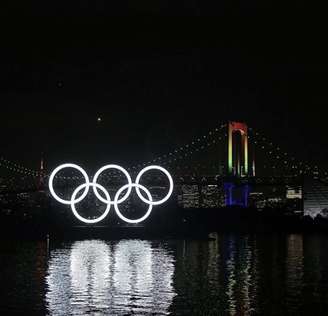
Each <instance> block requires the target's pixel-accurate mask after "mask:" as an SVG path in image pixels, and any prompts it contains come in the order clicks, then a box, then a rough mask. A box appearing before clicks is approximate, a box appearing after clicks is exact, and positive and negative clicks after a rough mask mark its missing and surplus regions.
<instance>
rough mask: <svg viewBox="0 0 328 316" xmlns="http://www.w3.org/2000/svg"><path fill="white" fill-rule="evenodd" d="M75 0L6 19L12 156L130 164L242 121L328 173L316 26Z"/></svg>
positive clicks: (323, 75) (213, 11)
mask: <svg viewBox="0 0 328 316" xmlns="http://www.w3.org/2000/svg"><path fill="white" fill-rule="evenodd" d="M66 2H67V1H66ZM66 2H65V4H64V2H60V1H59V2H58V3H57V4H56V8H53V7H47V6H46V5H45V4H44V5H42V3H41V2H35V4H34V5H32V6H31V7H30V6H29V5H27V4H26V3H25V2H19V1H16V2H13V3H12V4H11V7H8V8H7V11H4V12H5V13H2V14H4V15H6V19H4V21H5V22H4V25H3V27H2V31H1V32H2V34H3V35H2V39H1V43H0V46H1V51H2V58H1V62H0V81H1V85H0V102H1V116H0V129H1V134H0V135H1V137H0V155H2V156H4V157H6V158H8V159H11V160H14V161H17V162H18V163H20V164H23V165H26V166H28V167H30V168H34V169H35V168H37V166H38V160H39V157H40V153H41V152H44V155H45V158H46V161H47V164H48V166H49V168H52V167H53V166H55V165H57V164H58V163H60V162H64V161H67V160H70V161H72V162H83V163H84V164H88V163H92V164H98V165H99V164H102V163H104V162H108V163H111V162H113V163H114V162H118V163H121V164H122V165H130V164H133V163H135V162H141V161H143V160H144V159H148V158H149V157H152V156H153V155H156V154H162V153H167V152H169V151H170V150H172V149H173V148H174V147H175V146H176V145H179V144H184V143H186V142H188V141H190V140H191V139H192V138H194V137H197V136H199V135H202V134H204V133H205V132H207V131H208V130H209V129H211V128H213V127H216V126H217V125H218V124H219V123H221V122H225V121H227V120H229V119H230V120H242V121H245V122H247V123H248V124H249V126H252V127H253V128H255V129H257V130H260V131H262V132H263V134H265V135H267V136H268V137H269V138H272V139H273V140H274V142H275V143H277V144H280V145H281V147H282V148H284V149H286V150H287V151H289V152H290V153H292V154H293V153H295V156H296V157H298V158H299V159H309V160H310V161H313V162H318V163H320V164H322V165H324V166H327V164H326V162H325V157H327V153H328V150H327V148H328V140H327V131H326V120H327V117H328V116H327V114H328V113H327V112H328V111H327V109H326V108H327V104H328V90H327V87H328V85H327V83H328V82H327V70H328V67H327V56H328V55H327V49H326V48H325V41H326V35H325V34H324V29H321V28H319V27H318V28H315V27H314V26H313V25H312V20H309V19H303V20H302V19H300V21H296V20H291V19H290V18H289V19H285V18H284V17H282V16H277V15H276V12H279V8H272V6H271V4H269V3H268V5H267V6H264V7H259V6H258V4H257V3H255V2H250V3H249V4H248V6H247V7H245V6H243V5H241V4H239V5H238V6H236V7H235V8H233V7H231V6H227V5H224V4H222V5H220V6H219V7H216V8H209V7H206V8H205V7H201V5H200V4H198V2H197V1H192V2H188V4H185V5H179V6H176V5H175V2H173V1H168V2H165V1H160V2H158V3H157V4H153V1H141V2H140V3H139V4H137V2H132V1H129V2H126V3H125V4H126V6H125V5H123V4H122V5H120V6H119V7H118V6H117V7H115V8H112V7H109V6H108V5H106V2H99V1H96V2H92V4H91V1H89V2H88V1H81V2H79V3H78V4H74V5H73V4H70V5H68V6H67V3H66ZM304 10H305V9H304ZM115 12H117V14H120V15H122V17H115ZM22 13H26V15H25V16H24V17H23V16H21V14H22ZM266 13H270V18H266V16H265V14H266ZM183 15H184V16H183ZM210 15H211V16H210ZM213 15H216V16H213ZM197 16H198V17H197ZM310 24H311V26H309V25H310ZM98 117H101V122H98V121H97V118H98Z"/></svg>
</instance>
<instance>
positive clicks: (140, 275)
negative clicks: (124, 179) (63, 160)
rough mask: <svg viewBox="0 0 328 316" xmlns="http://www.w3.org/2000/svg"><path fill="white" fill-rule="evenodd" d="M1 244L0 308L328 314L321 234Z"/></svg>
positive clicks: (327, 265)
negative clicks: (207, 239)
mask: <svg viewBox="0 0 328 316" xmlns="http://www.w3.org/2000/svg"><path fill="white" fill-rule="evenodd" d="M213 237H214V239H213V240H211V241H200V240H188V241H187V240H177V241H147V240H119V241H103V240H82V241H73V242H55V241H53V240H50V242H49V244H48V243H47V242H46V241H39V242H32V241H29V242H17V241H15V242H14V241H11V242H9V241H6V242H4V241H2V242H1V243H0V245H1V249H0V250H1V253H0V255H1V261H0V271H1V278H0V290H1V293H0V294H1V296H0V314H1V315H10V314H13V313H19V314H23V315H37V314H39V315H44V314H49V315H88V314H89V315H103V314H107V315H168V314H170V315H279V316H281V315H328V237H327V236H324V235H310V234H308V235H298V234H289V235H288V234H277V235H260V234H257V235H256V234H255V235H238V234H223V235H216V234H213Z"/></svg>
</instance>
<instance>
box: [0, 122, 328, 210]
mask: <svg viewBox="0 0 328 316" xmlns="http://www.w3.org/2000/svg"><path fill="white" fill-rule="evenodd" d="M206 153H207V154H206ZM208 155H210V157H211V159H210V160H211V161H208V160H204V157H206V159H207V158H208ZM154 164H155V165H161V166H163V167H165V168H166V169H167V170H169V171H170V173H171V174H172V176H173V178H174V182H175V184H176V190H175V191H176V195H179V194H180V195H181V196H183V194H184V192H183V190H184V189H185V190H187V191H188V190H190V187H192V186H194V187H195V188H196V191H199V192H200V195H201V191H202V187H204V186H214V185H219V186H221V187H222V192H223V195H224V202H222V203H223V204H225V205H226V206H233V205H238V206H242V207H247V206H249V204H250V200H251V199H252V196H253V197H254V196H256V194H255V193H256V192H255V191H254V187H256V186H268V187H270V186H285V187H287V186H289V187H290V186H294V187H297V186H298V187H301V188H302V190H304V187H306V188H307V190H308V193H309V197H310V199H311V202H310V203H309V204H310V208H311V210H312V211H313V210H314V212H319V211H320V210H322V209H325V208H328V189H327V188H326V183H327V179H328V173H327V171H325V170H320V168H319V167H318V166H315V165H311V164H310V163H306V162H304V161H302V160H298V159H297V158H296V157H295V156H294V155H292V154H290V153H288V152H287V151H286V150H283V149H282V148H281V147H280V146H279V145H277V144H274V142H273V141H272V140H270V139H269V138H267V137H266V136H265V135H264V134H263V133H261V132H259V131H257V130H256V129H253V128H252V127H249V126H247V124H245V123H242V122H228V123H220V124H218V125H217V126H215V127H214V128H212V129H210V130H208V132H207V133H205V134H203V135H200V136H198V137H195V138H193V139H192V140H191V141H190V142H188V143H186V144H181V145H180V146H177V147H175V148H173V149H171V150H169V151H168V152H166V153H163V154H161V155H158V156H154V157H152V158H151V159H149V160H148V161H144V162H140V163H138V164H136V165H131V166H128V167H127V168H126V169H127V170H128V171H129V172H130V173H131V174H132V175H135V174H137V173H138V171H139V170H140V169H141V168H143V167H145V166H147V165H154ZM1 169H2V170H3V172H1ZM49 171H51V170H46V168H45V163H44V160H43V158H41V161H40V165H39V168H38V169H30V168H27V167H26V166H23V165H22V164H20V163H18V162H17V161H12V160H9V159H6V157H5V156H3V157H0V172H1V173H0V197H1V196H6V195H10V194H12V195H13V194H24V193H33V192H48V187H47V186H48V178H49ZM5 174H6V175H5ZM1 175H2V176H1ZM103 177H104V178H105V179H104V180H106V177H107V180H108V182H110V183H112V184H117V183H120V181H121V179H120V178H119V176H117V177H115V176H114V177H113V175H112V174H111V176H109V175H106V174H104V175H103ZM306 178H309V179H311V187H310V188H309V187H308V186H306V185H305V184H304V181H305V180H304V179H306ZM80 179H81V178H80V177H79V176H78V175H76V174H74V172H71V173H69V172H65V174H63V175H61V174H59V175H58V176H57V177H56V181H57V182H58V183H57V185H58V186H67V187H69V186H74V185H75V183H78V181H79V180H80ZM145 181H148V182H153V185H154V186H156V185H158V186H163V185H165V181H164V179H162V178H161V176H159V177H158V178H156V179H155V181H154V180H153V178H152V179H150V178H149V179H147V178H146V179H145ZM188 187H189V189H188ZM186 188H187V189H186ZM189 193H190V192H189ZM252 193H253V194H252ZM303 193H304V192H303ZM187 195H188V193H187ZM311 203H312V204H311ZM305 204H306V203H305Z"/></svg>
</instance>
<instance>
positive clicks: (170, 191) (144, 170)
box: [136, 165, 173, 205]
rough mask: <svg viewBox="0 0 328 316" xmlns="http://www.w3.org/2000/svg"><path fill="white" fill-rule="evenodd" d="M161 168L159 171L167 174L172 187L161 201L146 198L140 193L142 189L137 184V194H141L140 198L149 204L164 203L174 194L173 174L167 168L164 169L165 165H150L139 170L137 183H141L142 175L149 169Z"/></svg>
mask: <svg viewBox="0 0 328 316" xmlns="http://www.w3.org/2000/svg"><path fill="white" fill-rule="evenodd" d="M153 169H154V170H159V171H162V172H163V173H164V174H165V175H166V176H167V178H168V179H169V183H170V188H169V192H168V193H167V195H166V196H165V197H164V198H163V199H161V200H159V201H154V202H153V201H152V200H150V199H149V200H147V199H146V198H144V196H143V195H142V194H141V193H140V190H139V187H138V186H136V191H137V194H138V196H139V198H140V199H141V200H142V201H143V202H145V203H147V204H149V205H159V204H162V203H164V202H166V201H167V200H168V199H169V198H170V196H171V194H172V192H173V179H172V177H171V175H170V173H169V172H168V171H167V170H166V169H164V168H163V167H160V166H155V165H154V166H148V167H146V168H144V169H142V170H141V171H140V172H139V174H138V175H137V178H136V184H139V182H140V179H141V177H142V175H143V174H144V173H145V172H147V171H149V170H153Z"/></svg>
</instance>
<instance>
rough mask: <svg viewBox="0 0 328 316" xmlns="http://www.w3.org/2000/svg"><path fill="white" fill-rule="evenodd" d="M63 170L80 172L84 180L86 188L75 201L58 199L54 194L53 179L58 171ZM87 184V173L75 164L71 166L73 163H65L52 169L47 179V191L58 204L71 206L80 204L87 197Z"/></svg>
mask: <svg viewBox="0 0 328 316" xmlns="http://www.w3.org/2000/svg"><path fill="white" fill-rule="evenodd" d="M64 168H74V169H76V170H78V171H80V172H81V173H82V175H83V177H84V179H85V184H86V186H85V190H84V192H83V194H82V195H81V196H80V197H79V198H77V199H76V200H75V199H71V200H70V201H67V200H64V199H62V198H60V197H59V196H58V195H57V194H56V192H55V190H54V187H53V181H54V178H55V176H56V174H57V173H58V172H59V171H60V170H62V169H64ZM89 182H90V181H89V177H88V175H87V173H86V172H85V171H84V170H83V169H82V168H81V167H80V166H78V165H75V164H73V163H65V164H63V165H60V166H58V167H57V168H56V169H54V171H53V172H52V173H51V175H50V178H49V190H50V193H51V194H52V196H53V197H54V198H55V199H56V200H57V201H58V202H60V203H63V204H66V205H72V204H75V203H78V202H81V201H82V200H83V199H84V198H85V197H86V196H87V194H88V192H89V186H88V184H89Z"/></svg>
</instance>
